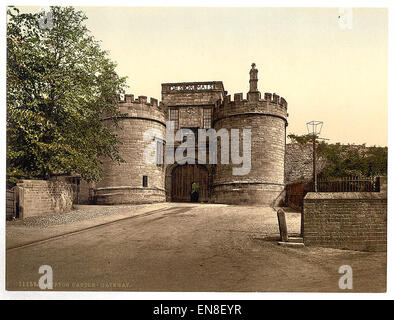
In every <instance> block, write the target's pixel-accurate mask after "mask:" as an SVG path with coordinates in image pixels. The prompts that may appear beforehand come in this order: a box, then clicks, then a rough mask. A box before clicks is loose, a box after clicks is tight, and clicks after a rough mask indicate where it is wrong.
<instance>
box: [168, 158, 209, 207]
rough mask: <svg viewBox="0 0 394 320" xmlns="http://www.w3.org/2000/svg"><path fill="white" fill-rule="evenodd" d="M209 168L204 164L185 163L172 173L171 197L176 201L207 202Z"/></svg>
mask: <svg viewBox="0 0 394 320" xmlns="http://www.w3.org/2000/svg"><path fill="white" fill-rule="evenodd" d="M208 197H209V196H208V170H207V168H205V166H203V165H198V164H185V165H180V166H177V167H175V168H174V170H173V171H172V175H171V199H172V201H175V202H191V201H193V202H207V201H208Z"/></svg>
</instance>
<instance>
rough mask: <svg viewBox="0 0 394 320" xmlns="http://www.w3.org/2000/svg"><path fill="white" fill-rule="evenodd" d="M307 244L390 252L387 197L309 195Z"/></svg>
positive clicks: (372, 193)
mask: <svg viewBox="0 0 394 320" xmlns="http://www.w3.org/2000/svg"><path fill="white" fill-rule="evenodd" d="M304 243H305V245H310V246H320V247H330V248H336V249H349V250H360V251H386V250H387V194H386V193H384V192H380V193H377V192H336V193H324V192H316V193H314V192H310V193H308V194H307V195H306V197H305V198H304Z"/></svg>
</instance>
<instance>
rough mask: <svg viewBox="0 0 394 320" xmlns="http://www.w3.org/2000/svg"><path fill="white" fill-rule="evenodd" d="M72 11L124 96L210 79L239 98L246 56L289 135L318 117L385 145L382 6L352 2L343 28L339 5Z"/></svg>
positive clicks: (328, 130) (338, 134)
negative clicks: (281, 110) (282, 113)
mask: <svg viewBox="0 0 394 320" xmlns="http://www.w3.org/2000/svg"><path fill="white" fill-rule="evenodd" d="M78 9H80V10H82V11H84V12H85V13H86V15H87V17H88V20H87V22H86V24H87V26H88V29H89V30H90V31H91V32H92V34H93V35H94V37H95V38H96V39H98V40H100V41H101V45H102V48H103V49H105V50H108V51H109V56H110V58H111V59H112V60H114V61H116V62H117V63H118V67H117V72H118V73H119V75H122V76H128V80H127V83H128V85H129V88H128V90H127V91H128V93H132V94H134V95H136V96H138V95H145V96H148V97H154V98H158V99H160V98H161V92H160V90H161V83H165V82H186V81H214V80H215V81H223V83H224V87H225V90H227V91H228V93H229V94H231V95H233V94H234V93H239V92H243V93H244V96H245V95H246V92H247V91H248V89H249V88H248V87H249V70H250V65H251V63H252V62H254V63H256V65H257V68H258V70H259V90H260V91H261V92H262V93H264V92H272V93H274V92H275V93H277V94H278V95H280V96H283V97H284V98H285V99H286V100H287V102H288V113H289V118H288V122H289V126H288V128H287V132H288V133H294V134H305V133H307V128H306V122H308V121H311V120H320V121H323V122H324V125H323V128H322V132H321V137H324V138H327V139H330V140H329V142H330V143H335V142H341V143H355V144H362V143H366V144H367V145H378V146H386V145H387V136H388V133H387V126H388V118H387V116H388V115H387V103H388V102H387V99H388V97H387V89H388V79H387V78H388V71H387V68H388V54H387V53H388V16H387V14H388V12H387V9H383V8H380V9H373V8H353V9H351V14H352V24H351V25H349V26H350V28H348V29H343V28H341V24H340V23H339V21H341V19H339V16H340V15H341V13H340V10H339V8H190V7H189V8H176V7H175V8H169V7H167V8H136V7H78ZM26 10H29V11H30V10H32V11H34V10H33V9H32V8H29V9H26ZM35 10H37V9H35Z"/></svg>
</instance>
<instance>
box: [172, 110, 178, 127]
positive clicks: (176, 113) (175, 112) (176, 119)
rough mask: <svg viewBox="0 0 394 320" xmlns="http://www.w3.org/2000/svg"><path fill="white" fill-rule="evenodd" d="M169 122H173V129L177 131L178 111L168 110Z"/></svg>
mask: <svg viewBox="0 0 394 320" xmlns="http://www.w3.org/2000/svg"><path fill="white" fill-rule="evenodd" d="M170 121H174V129H175V130H178V129H179V109H170Z"/></svg>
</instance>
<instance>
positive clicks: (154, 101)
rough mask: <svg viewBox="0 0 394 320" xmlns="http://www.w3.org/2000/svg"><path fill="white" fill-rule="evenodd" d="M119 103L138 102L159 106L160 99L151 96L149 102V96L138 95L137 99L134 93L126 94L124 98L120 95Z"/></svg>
mask: <svg viewBox="0 0 394 320" xmlns="http://www.w3.org/2000/svg"><path fill="white" fill-rule="evenodd" d="M118 103H119V105H122V104H123V103H136V104H145V105H147V106H152V107H159V103H158V100H157V99H155V98H150V101H149V102H148V98H147V97H146V96H138V98H137V99H134V95H133V94H125V95H124V97H123V99H121V97H120V96H119V100H118Z"/></svg>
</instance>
